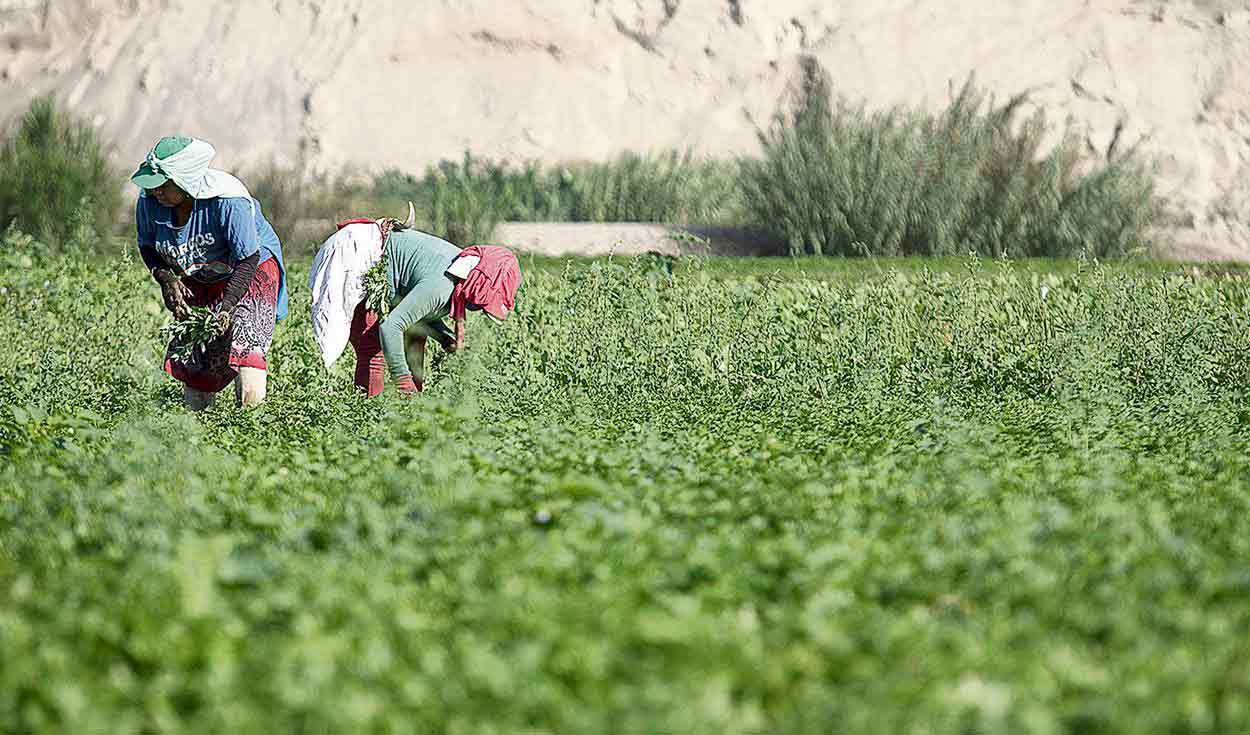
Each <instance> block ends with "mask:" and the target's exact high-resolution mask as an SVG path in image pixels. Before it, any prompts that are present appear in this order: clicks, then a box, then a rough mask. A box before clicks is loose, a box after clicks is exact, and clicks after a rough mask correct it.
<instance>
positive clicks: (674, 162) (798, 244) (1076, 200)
mask: <svg viewBox="0 0 1250 735" xmlns="http://www.w3.org/2000/svg"><path fill="white" fill-rule="evenodd" d="M811 77H812V78H811V80H810V83H809V85H808V88H807V89H805V91H804V97H803V102H802V105H801V106H800V109H799V110H797V111H796V112H795V113H794V114H792V115H791V116H790V117H788V118H784V119H780V120H779V121H778V122H777V124H776V125H775V126H774V127H773V128H772V129H771V130H769V131H768V132H767V133H764V134H762V135H761V142H762V146H763V151H762V155H761V156H760V157H758V158H752V157H747V158H743V159H741V160H739V161H737V162H718V161H712V160H705V159H700V158H696V157H694V156H692V155H691V154H689V153H687V154H685V155H679V154H678V153H676V152H670V153H667V154H662V155H653V156H638V155H634V154H625V155H622V156H620V157H618V158H616V159H614V160H612V161H608V162H603V163H581V164H567V165H564V166H550V167H544V166H540V165H538V164H533V163H531V164H527V165H525V166H521V167H513V166H510V165H507V164H503V163H498V162H491V161H484V160H481V159H477V158H474V157H472V156H471V155H468V154H466V155H465V157H464V160H463V161H460V162H444V163H443V164H441V165H439V166H436V167H431V168H430V169H429V170H427V171H426V172H425V174H424V175H423V176H421V177H417V176H412V175H408V174H404V173H402V172H401V171H399V170H398V169H396V170H391V171H387V172H386V173H384V174H381V175H380V176H377V177H374V178H372V179H370V178H361V177H353V176H341V177H339V178H338V179H337V180H334V181H330V180H325V181H322V182H320V183H319V184H318V185H316V187H314V193H312V194H310V195H309V196H308V197H305V198H304V200H303V201H302V202H301V204H300V206H298V207H285V206H281V205H280V206H279V207H278V208H277V209H278V210H281V211H286V210H288V209H289V210H292V211H300V212H303V213H304V216H316V217H322V218H323V219H327V220H329V219H334V218H341V217H347V216H354V215H356V214H359V213H361V212H370V213H378V212H385V213H400V212H403V211H405V209H406V204H405V202H407V201H409V200H411V201H414V202H416V204H417V209H418V212H419V213H421V216H422V218H423V222H421V223H420V226H421V227H422V229H425V230H427V231H429V232H433V233H435V234H438V235H440V236H442V237H445V238H447V239H450V240H451V241H453V242H456V243H458V244H462V245H463V244H468V243H470V242H482V241H486V240H489V239H490V237H491V233H492V232H493V231H494V228H495V226H496V225H497V224H498V223H499V222H503V221H526V222H538V221H549V222H608V221H637V222H665V223H671V224H674V225H681V224H710V225H739V226H747V227H751V228H753V229H756V230H758V231H761V232H767V233H771V234H772V235H773V236H775V238H776V240H777V241H778V243H779V251H780V250H786V251H788V252H789V253H790V254H791V255H809V254H810V255H851V256H863V255H873V256H906V255H913V256H914V255H925V256H962V255H963V254H965V253H967V252H969V251H973V252H977V253H979V254H981V255H985V256H991V257H999V256H1001V255H1004V254H1009V255H1011V256H1014V257H1050V258H1055V257H1077V256H1082V255H1083V256H1086V257H1098V258H1104V259H1106V258H1120V257H1125V256H1131V255H1142V254H1147V253H1149V251H1150V249H1151V239H1150V238H1151V232H1152V230H1153V229H1154V228H1155V227H1156V226H1157V225H1159V224H1160V222H1161V221H1162V220H1161V217H1162V214H1163V208H1162V203H1161V201H1160V200H1159V199H1158V198H1157V197H1156V196H1155V192H1154V184H1153V179H1152V175H1151V171H1150V169H1149V166H1148V164H1147V163H1146V161H1145V159H1143V158H1142V156H1140V155H1139V154H1138V153H1137V151H1136V150H1134V149H1132V148H1129V147H1126V146H1122V145H1121V144H1120V141H1119V139H1118V137H1117V139H1116V140H1115V141H1114V142H1113V143H1112V145H1111V147H1110V149H1109V150H1107V151H1105V152H1103V153H1102V155H1099V156H1092V155H1089V154H1088V153H1087V151H1086V150H1085V144H1084V143H1083V142H1082V141H1080V140H1078V139H1077V138H1076V137H1075V136H1074V135H1071V134H1063V135H1060V136H1059V138H1058V140H1057V141H1055V142H1053V143H1048V139H1050V138H1051V137H1053V136H1054V135H1055V134H1056V131H1055V130H1054V129H1053V126H1051V125H1050V124H1049V123H1048V121H1047V118H1046V115H1045V112H1044V111H1043V110H1041V109H1040V108H1039V109H1037V110H1036V111H1035V112H1033V113H1032V114H1031V115H1027V116H1026V115H1024V110H1025V109H1026V107H1027V106H1028V99H1027V96H1025V95H1019V96H1016V97H1013V98H1011V99H1010V100H1008V101H1007V102H1005V103H1002V104H999V103H997V102H995V101H994V100H993V99H992V98H990V97H989V96H988V95H987V94H985V93H984V92H982V91H980V90H978V89H977V88H976V87H975V86H974V85H973V83H972V81H971V80H969V82H968V83H967V84H966V85H965V86H964V87H963V88H962V89H961V90H960V91H959V93H958V94H956V95H955V96H954V98H953V99H952V100H951V102H950V104H949V106H948V107H947V108H946V109H945V110H944V111H942V112H941V113H938V114H932V113H927V112H924V111H921V110H909V109H901V108H900V109H895V110H890V111H885V112H869V111H867V110H866V109H864V108H863V107H862V106H854V105H851V104H848V103H846V102H845V101H842V102H837V103H835V102H834V101H832V99H831V97H830V93H829V89H828V85H827V82H826V81H825V80H824V78H823V77H822V76H821V73H820V70H819V69H818V68H813V70H812V72H811ZM287 178H292V179H294V178H298V176H296V175H295V174H290V175H288V177H287ZM268 189H282V187H281V186H276V187H275V186H268V185H262V188H261V191H262V194H261V200H262V201H265V195H264V193H263V192H265V191H267V190H268ZM282 200H283V199H282V197H279V201H282ZM267 206H268V205H267ZM280 229H281V228H280Z"/></svg>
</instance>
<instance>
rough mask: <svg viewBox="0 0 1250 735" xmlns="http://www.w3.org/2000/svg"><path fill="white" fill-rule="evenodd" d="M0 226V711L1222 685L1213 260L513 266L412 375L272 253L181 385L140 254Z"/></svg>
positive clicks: (272, 708) (577, 708) (616, 713)
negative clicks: (55, 253)
mask: <svg viewBox="0 0 1250 735" xmlns="http://www.w3.org/2000/svg"><path fill="white" fill-rule="evenodd" d="M20 250H21V249H20V248H16V247H12V248H9V249H8V251H7V252H6V253H4V254H2V255H0V258H3V259H4V260H3V262H0V266H2V267H0V340H3V343H4V344H5V345H6V348H5V349H4V350H3V351H0V651H3V655H0V730H14V731H18V732H25V731H35V732H51V731H59V732H103V731H108V732H145V731H147V732H155V731H159V732H169V733H180V732H188V733H194V732H203V733H217V732H233V733H273V732H380V733H381V732H448V733H514V732H604V733H609V732H620V733H643V732H646V733H652V732H683V733H754V732H839V733H880V732H911V731H916V732H931V733H968V732H985V733H1142V732H1174V733H1185V732H1191V733H1198V732H1203V733H1212V732H1242V731H1245V730H1246V729H1247V727H1250V656H1247V650H1246V646H1247V644H1246V643H1245V642H1246V641H1248V640H1250V636H1247V632H1248V630H1247V628H1248V626H1250V597H1248V596H1247V592H1248V579H1250V577H1247V574H1246V571H1245V570H1246V568H1247V563H1248V562H1250V512H1247V511H1248V510H1250V508H1247V505H1248V503H1250V501H1248V498H1250V496H1248V495H1247V494H1246V492H1245V488H1246V486H1247V482H1248V481H1250V459H1247V451H1246V449H1247V439H1248V438H1250V429H1248V428H1247V416H1248V415H1247V409H1246V406H1247V405H1250V403H1248V400H1250V373H1248V371H1250V359H1248V358H1250V316H1248V314H1250V312H1248V311H1247V305H1248V304H1247V301H1248V299H1250V287H1248V286H1247V281H1246V280H1244V279H1242V278H1239V277H1237V276H1236V274H1234V275H1233V276H1232V277H1229V278H1227V279H1219V280H1217V279H1198V278H1194V277H1192V276H1182V275H1179V274H1177V273H1173V272H1169V271H1167V270H1165V269H1153V270H1146V269H1140V268H1122V267H1114V268H1109V267H1105V266H1099V265H1095V264H1078V265H1077V266H1075V267H1072V268H1069V269H1068V270H1066V271H1064V272H1062V273H1059V272H1052V271H1050V270H1048V269H1045V268H1041V267H1039V266H1037V265H1034V264H1028V263H1024V264H1001V263H987V262H977V261H975V260H969V261H966V262H964V263H961V264H957V266H956V267H955V268H951V269H945V270H942V271H933V270H928V269H926V268H924V267H923V266H922V267H919V268H912V267H909V268H908V269H906V270H903V269H899V270H891V269H889V268H886V269H884V270H875V269H870V268H869V267H863V268H846V269H845V270H840V271H833V270H827V271H819V272H812V273H811V274H809V275H808V277H806V278H804V277H802V274H798V273H792V272H789V271H788V270H787V271H784V272H777V271H779V270H780V269H777V268H775V267H774V266H773V264H771V263H770V262H768V261H749V262H739V263H734V264H719V263H715V262H712V263H701V262H675V263H674V262H670V261H665V260H662V259H656V258H646V259H638V260H626V261H620V260H615V261H593V262H589V263H570V264H568V265H566V266H561V265H558V264H556V265H543V266H538V265H535V266H533V267H531V268H530V269H529V270H528V271H527V276H526V284H525V287H524V289H523V291H522V294H521V297H520V299H519V301H518V305H517V312H516V315H515V317H514V318H511V319H509V320H508V322H506V323H505V324H503V325H490V324H485V323H484V322H485V321H486V320H479V321H473V320H470V335H469V340H470V345H471V347H472V349H470V350H469V351H467V352H465V353H462V354H458V355H456V356H454V357H452V358H449V359H446V360H440V361H438V363H437V364H436V365H435V366H434V369H433V370H432V373H431V380H430V388H429V390H428V391H427V393H426V394H424V395H423V396H421V397H420V398H418V399H417V400H414V401H411V402H406V401H403V400H401V399H400V398H399V397H397V396H390V395H387V396H386V397H385V398H384V399H383V400H380V401H367V400H364V399H363V398H361V397H359V396H357V395H355V394H354V393H353V392H352V390H351V388H350V377H349V375H348V373H349V370H350V365H347V364H345V363H346V361H345V362H344V364H340V365H338V366H337V367H336V372H335V373H334V374H326V373H325V371H324V370H323V369H322V367H321V365H320V361H319V359H318V357H317V354H316V347H315V344H314V343H313V341H312V337H311V333H310V331H309V329H308V325H307V322H306V317H305V313H306V310H307V301H306V300H305V299H306V298H307V296H306V294H304V293H302V292H301V291H299V290H296V291H294V292H293V294H292V295H293V299H294V302H293V305H292V318H291V320H290V321H289V322H287V323H284V324H283V325H281V326H280V328H279V331H278V336H277V340H276V343H275V347H274V354H273V373H272V382H271V389H270V396H271V398H270V400H269V402H268V403H267V404H265V405H264V406H263V407H261V408H260V409H258V410H254V411H246V412H245V411H239V410H236V409H234V408H232V407H230V406H228V405H222V406H219V407H217V408H214V409H212V410H211V411H209V412H208V413H206V414H203V415H198V416H190V415H188V414H186V413H184V412H183V411H182V410H181V409H180V408H178V393H177V391H176V390H175V388H174V386H172V385H171V384H170V382H169V381H168V380H167V379H165V378H164V377H163V376H162V375H161V374H160V372H159V368H158V363H159V357H160V354H161V350H162V348H163V346H162V345H161V344H160V340H159V337H158V327H159V325H160V323H161V322H162V321H163V320H164V316H163V315H162V314H161V310H160V308H159V300H158V295H157V294H156V292H155V290H154V288H153V286H152V285H151V284H150V283H149V282H148V281H147V279H146V276H145V275H144V274H143V272H142V268H140V267H139V266H138V265H137V264H135V263H133V262H127V261H126V260H125V259H118V260H116V261H110V262H98V261H91V260H86V259H81V258H77V257H67V258H59V259H55V260H53V259H50V258H47V257H45V256H42V255H40V254H39V252H38V250H35V251H34V254H33V255H30V254H25V253H22V252H20ZM304 267H306V266H303V265H300V264H298V263H296V264H293V266H292V271H293V273H292V282H294V283H300V282H302V279H303V277H304V275H303V268H304ZM223 403H228V402H223Z"/></svg>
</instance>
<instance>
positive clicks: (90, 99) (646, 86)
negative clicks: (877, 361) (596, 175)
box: [0, 0, 1250, 258]
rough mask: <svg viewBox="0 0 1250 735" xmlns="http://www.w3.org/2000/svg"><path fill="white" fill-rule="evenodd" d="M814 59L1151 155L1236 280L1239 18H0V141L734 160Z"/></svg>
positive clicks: (802, 13) (1240, 240)
mask: <svg viewBox="0 0 1250 735" xmlns="http://www.w3.org/2000/svg"><path fill="white" fill-rule="evenodd" d="M804 56H809V57H814V58H816V59H818V60H819V61H820V63H821V64H822V65H823V66H824V67H825V69H827V70H828V71H829V72H830V74H831V75H832V77H833V79H834V82H835V86H836V88H837V90H838V91H839V92H841V93H843V94H846V95H848V96H851V97H856V98H866V99H867V100H868V101H869V102H870V103H871V104H874V105H890V104H894V103H900V102H907V103H923V104H929V105H938V104H941V103H942V102H943V101H944V100H945V99H946V97H947V94H948V88H949V85H950V84H951V83H952V82H954V83H956V84H957V83H959V82H960V81H962V80H963V79H964V78H966V76H967V75H968V74H969V73H970V72H973V71H975V72H976V74H977V75H978V79H979V80H980V81H981V82H983V83H984V84H986V85H988V86H989V87H991V88H993V89H995V90H997V91H1000V92H1002V93H1003V94H1010V93H1015V92H1018V91H1021V90H1023V89H1035V90H1036V99H1037V100H1038V101H1040V102H1044V103H1046V104H1047V105H1048V106H1050V107H1053V108H1054V109H1055V114H1056V118H1057V119H1060V120H1061V119H1062V118H1063V117H1064V116H1065V115H1071V116H1072V117H1073V118H1074V120H1075V121H1076V124H1077V125H1078V126H1080V129H1081V130H1082V131H1083V132H1084V133H1085V134H1086V135H1087V138H1088V141H1089V143H1090V146H1091V147H1092V148H1093V149H1096V150H1105V149H1106V148H1107V146H1108V145H1109V144H1110V141H1111V140H1112V139H1113V138H1114V137H1115V136H1116V135H1117V133H1116V131H1117V129H1118V130H1119V131H1120V132H1119V135H1120V140H1121V143H1123V142H1129V143H1133V142H1137V141H1142V142H1143V145H1144V146H1145V148H1146V149H1147V150H1148V151H1150V152H1151V153H1153V154H1155V155H1157V156H1158V157H1159V161H1160V165H1161V173H1162V177H1163V181H1164V184H1165V187H1166V190H1167V192H1168V193H1169V194H1171V195H1172V196H1173V197H1174V198H1175V199H1176V200H1177V202H1178V204H1179V205H1180V207H1181V208H1182V210H1183V212H1184V217H1183V223H1182V226H1181V227H1180V228H1179V229H1178V230H1177V231H1176V232H1175V233H1173V234H1172V238H1171V239H1172V240H1173V241H1174V242H1175V243H1176V247H1177V248H1178V249H1180V250H1181V251H1183V252H1184V253H1187V254H1191V255H1205V256H1209V257H1244V258H1250V227H1248V226H1247V221H1248V220H1250V63H1248V62H1247V60H1248V59H1250V0H1195V1H1194V2H1142V1H1140V0H1010V1H1009V2H1005V1H1004V0H845V1H843V2H838V3H832V2H828V0H510V1H509V2H501V1H500V0H421V2H411V0H267V1H266V2H259V1H258V0H213V2H202V1H200V0H46V1H45V0H0V123H2V122H5V121H8V120H11V119H12V118H13V116H15V115H17V114H19V113H20V112H21V111H22V110H23V109H25V106H26V104H27V103H28V101H29V99H30V98H31V97H32V96H33V95H37V94H43V93H47V92H54V93H55V94H57V95H58V96H59V97H60V98H61V99H63V100H65V101H66V102H68V103H69V104H70V105H72V106H73V107H74V108H75V109H77V110H79V111H81V112H83V113H85V114H87V115H88V116H89V117H90V118H91V119H93V120H94V121H95V122H96V124H97V125H99V127H100V128H101V129H102V130H103V131H104V132H105V133H106V134H107V135H108V136H110V138H111V139H113V140H115V141H117V154H118V157H119V159H120V160H122V161H125V162H132V161H134V160H136V159H138V158H139V157H140V156H141V155H142V154H143V152H144V150H145V149H146V147H147V146H148V145H150V143H151V142H152V140H153V139H155V138H156V137H157V136H158V135H160V134H163V133H167V132H171V131H187V132H193V133H195V134H197V135H200V136H202V137H205V138H207V139H209V140H212V141H213V142H214V143H216V144H217V145H218V147H219V148H220V149H221V151H222V163H223V164H224V165H226V166H231V167H237V168H243V169H245V168H246V167H247V166H248V165H250V164H254V163H256V162H258V161H261V160H263V159H266V158H268V157H271V156H276V157H278V158H280V159H285V160H294V159H296V158H297V157H299V156H301V155H303V156H304V160H306V161H308V162H310V163H311V164H312V165H314V166H317V167H334V166H339V165H341V164H346V163H351V164H359V165H361V166H364V167H370V168H373V167H380V166H384V165H392V164H393V165H397V166H401V167H404V168H408V169H415V168H419V167H420V166H422V165H423V164H425V163H428V162H432V161H435V160H438V159H440V158H444V157H455V156H458V155H459V154H460V153H461V152H462V151H463V150H464V149H465V148H471V149H472V150H474V151H475V152H477V153H481V154H485V155H490V156H497V157H509V158H540V159H548V160H557V159H565V158H598V157H603V156H608V155H610V154H612V153H614V152H617V151H620V150H623V149H636V150H645V149H657V148H664V147H668V146H695V147H697V148H698V149H699V150H700V151H703V152H706V153H712V154H734V153H740V152H749V151H751V150H752V149H753V148H754V146H755V131H756V128H757V126H758V125H762V124H766V123H767V121H768V120H769V119H770V117H771V116H772V114H773V113H774V112H775V111H776V110H777V107H778V104H779V101H780V100H782V99H783V98H784V96H785V94H786V91H787V89H789V88H792V87H793V85H794V84H795V82H796V79H797V77H798V74H799V68H800V59H802V58H803V57H804Z"/></svg>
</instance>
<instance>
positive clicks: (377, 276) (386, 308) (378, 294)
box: [364, 250, 391, 317]
mask: <svg viewBox="0 0 1250 735" xmlns="http://www.w3.org/2000/svg"><path fill="white" fill-rule="evenodd" d="M386 261H387V257H386V251H385V250H383V251H382V258H381V260H379V261H378V262H377V263H374V265H373V267H372V268H370V269H369V270H368V271H366V272H365V277H364V287H365V308H366V309H368V310H369V311H372V312H373V313H375V314H377V315H378V316H381V317H385V316H386V315H387V314H389V313H390V311H391V300H390V294H391V286H390V280H389V279H388V278H387V275H386Z"/></svg>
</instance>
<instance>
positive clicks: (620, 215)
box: [247, 152, 740, 245]
mask: <svg viewBox="0 0 1250 735" xmlns="http://www.w3.org/2000/svg"><path fill="white" fill-rule="evenodd" d="M302 176H303V175H302V174H301V173H300V172H299V171H297V170H288V169H282V168H279V167H274V166H269V167H266V168H262V169H261V170H259V171H257V172H255V173H254V174H253V175H251V176H249V177H247V181H248V182H249V184H250V185H251V186H252V187H253V188H252V191H253V193H255V194H256V196H257V197H258V198H259V199H260V201H261V202H262V204H264V206H265V211H266V212H267V213H269V212H273V213H274V217H276V220H277V222H276V224H275V228H277V229H278V232H279V235H286V234H288V233H293V232H295V227H294V224H295V221H294V216H295V215H296V214H298V216H299V217H305V218H320V219H323V220H326V221H333V220H342V219H345V218H348V217H355V216H360V215H362V214H364V215H367V216H383V215H391V216H402V214H403V213H404V212H406V211H407V207H408V204H407V203H408V202H409V201H412V202H414V203H415V204H416V207H417V214H418V217H419V221H418V226H419V227H420V228H421V229H422V230H424V231H426V232H431V233H433V234H436V235H438V236H440V237H443V238H445V239H447V240H449V241H451V242H454V243H456V244H459V245H469V244H472V243H481V242H488V241H490V239H491V234H492V233H493V232H494V229H495V226H496V225H498V224H499V223H500V222H666V223H673V224H690V223H706V222H717V223H736V222H737V221H738V217H739V215H738V213H739V209H740V208H739V199H740V197H739V195H738V183H737V167H736V165H735V164H733V163H729V162H720V161H709V160H704V159H699V158H696V157H694V156H693V155H691V154H689V153H686V154H679V153H677V152H669V153H665V154H657V155H652V156H644V155H638V154H633V153H626V154H623V155H621V156H619V157H617V158H616V159H613V160H611V161H607V162H602V163H589V162H573V163H568V164H565V165H561V166H542V165H540V164H538V163H533V162H531V163H526V164H523V165H520V166H514V165H510V164H507V163H501V162H495V161H489V160H485V159H481V158H476V157H474V156H472V155H471V154H468V153H466V154H465V156H464V158H463V160H461V161H444V162H443V163H441V164H440V165H438V166H431V167H430V168H429V169H427V170H426V172H425V173H424V174H423V175H421V176H419V177H418V176H414V175H411V174H406V173H403V172H402V171H401V170H399V169H391V170H388V171H386V172H384V173H382V174H379V175H378V176H376V177H361V176H357V175H354V174H351V173H343V174H341V175H339V176H338V177H323V178H321V179H319V180H314V181H312V182H304V180H303V178H302ZM296 182H303V183H296Z"/></svg>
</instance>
